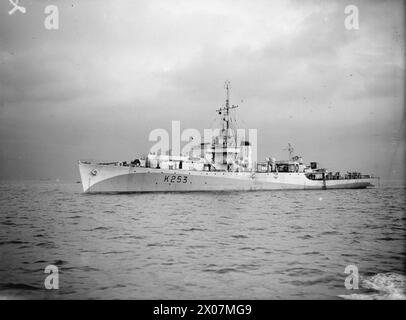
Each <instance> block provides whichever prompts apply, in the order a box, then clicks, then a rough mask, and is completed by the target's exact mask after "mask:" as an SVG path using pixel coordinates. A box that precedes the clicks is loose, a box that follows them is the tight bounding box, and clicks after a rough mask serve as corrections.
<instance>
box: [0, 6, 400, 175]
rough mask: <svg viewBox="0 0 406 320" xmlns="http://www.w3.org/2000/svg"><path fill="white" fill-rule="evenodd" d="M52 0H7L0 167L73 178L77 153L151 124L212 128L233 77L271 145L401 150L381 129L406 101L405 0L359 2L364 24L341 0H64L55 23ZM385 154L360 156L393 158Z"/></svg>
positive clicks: (237, 96)
mask: <svg viewBox="0 0 406 320" xmlns="http://www.w3.org/2000/svg"><path fill="white" fill-rule="evenodd" d="M46 4H48V2H37V1H27V2H25V3H24V5H26V7H27V14H25V15H22V14H20V15H13V16H9V15H8V14H7V10H8V2H2V3H1V4H0V15H1V16H0V57H1V59H0V125H1V126H0V144H1V145H2V146H3V151H2V157H3V158H2V159H9V160H7V161H6V162H7V165H5V166H2V168H3V169H2V170H1V172H0V175H2V176H7V175H8V172H12V171H13V169H14V168H15V167H16V166H17V164H18V162H17V161H16V162H15V163H14V162H13V159H14V160H16V159H19V157H23V158H24V157H25V158H27V157H28V156H29V157H31V159H36V160H35V161H34V162H33V164H32V167H31V169H30V170H26V171H25V172H30V173H32V172H34V173H35V172H37V173H38V174H36V173H35V174H34V176H42V175H44V173H46V172H47V170H46V169H45V168H46V167H49V168H50V167H52V168H54V169H52V172H62V173H63V175H64V176H67V177H68V176H69V177H72V176H75V175H76V173H75V172H76V169H75V168H74V163H75V160H76V159H78V158H81V157H88V156H93V155H94V157H101V158H120V157H132V156H133V155H134V154H136V153H140V152H146V151H147V150H148V147H149V145H148V141H147V139H148V134H149V131H150V130H152V129H154V128H157V127H169V126H170V121H171V120H178V119H180V120H181V121H182V124H183V125H184V126H185V127H196V128H199V129H202V128H203V127H209V126H210V124H211V120H212V119H213V117H214V113H213V112H214V110H215V109H216V108H217V107H218V105H219V104H221V103H222V102H223V99H224V89H223V83H224V81H225V80H226V79H228V80H231V81H232V84H231V86H232V92H231V96H232V102H233V103H235V104H241V108H240V110H239V115H240V119H241V120H242V122H244V124H245V125H246V126H248V127H255V128H258V129H259V132H260V139H261V142H260V143H261V144H262V145H261V148H262V149H261V150H262V151H261V152H262V153H264V154H266V153H268V152H272V153H274V152H275V153H276V154H277V155H278V156H279V155H280V156H281V155H282V152H281V151H280V149H282V148H283V146H284V145H285V144H286V143H287V142H289V141H287V140H288V139H290V141H291V140H295V139H296V141H297V142H298V143H299V142H300V144H301V145H302V147H298V148H302V150H311V152H309V157H310V156H311V157H315V158H317V157H326V159H325V160H326V161H327V163H328V164H329V165H337V166H340V165H341V164H340V162H339V161H338V160H336V159H335V158H337V157H338V155H336V154H334V155H332V156H331V158H329V157H328V156H326V154H325V151H324V149H325V148H327V149H328V148H329V144H330V143H331V141H335V143H337V144H339V145H341V146H344V145H345V146H348V145H349V144H350V147H348V149H351V150H352V151H355V153H356V154H355V155H354V156H351V155H349V156H348V157H347V158H348V165H351V163H353V164H357V162H358V161H359V158H358V157H359V153H358V152H357V148H359V149H360V150H364V152H365V153H366V154H367V155H368V156H370V157H372V156H375V155H374V150H373V149H374V148H380V149H381V150H385V152H386V153H391V152H392V153H394V152H395V151H394V148H392V147H389V146H388V145H387V144H385V142H386V141H391V139H392V138H393V137H394V136H395V135H396V134H397V133H394V132H392V131H390V130H387V128H392V127H396V128H398V127H400V124H401V119H402V117H403V110H404V109H403V102H404V101H403V97H404V94H403V91H404V89H403V88H404V69H405V66H404V40H403V39H404V20H403V19H404V17H403V15H402V13H403V11H402V10H403V9H404V4H403V3H402V2H401V1H389V2H379V1H378V2H370V1H355V2H354V4H355V5H357V6H358V7H359V9H360V29H359V30H357V31H348V30H346V29H345V28H344V18H345V14H344V4H343V3H342V2H340V1H328V2H326V1H291V2H286V1H260V0H257V1H221V2H218V1H204V2H201V1H185V0H179V1H170V2H167V1H120V2H114V1H104V2H103V3H100V2H99V1H95V0H88V1H70V2H58V3H57V5H58V6H59V11H60V29H59V30H58V31H48V30H45V28H44V26H43V21H44V18H45V14H44V7H45V5H46ZM241 101H242V102H241ZM403 121H404V120H403ZM316 128H317V129H316ZM298 132H300V137H298ZM320 132H323V134H320ZM372 136H373V137H375V136H376V137H379V138H377V139H376V140H371V137H372ZM117 141H119V143H117ZM317 141H318V142H317ZM314 146H316V147H314ZM321 146H323V150H321V149H320V148H321ZM382 146H383V147H382ZM391 148H392V149H391ZM39 150H41V152H39ZM273 150H276V151H273ZM47 155H50V157H47ZM58 156H60V157H62V158H64V159H66V160H64V161H65V162H64V166H63V168H60V170H57V169H55V168H59V167H60V165H59V164H58V162H57V161H54V160H55V159H57V158H58ZM304 156H306V155H304ZM379 157H380V158H379V159H380V162H382V164H381V165H375V164H366V165H365V168H364V169H365V170H372V169H373V170H375V169H377V170H378V171H381V172H383V171H385V170H386V169H385V168H384V167H385V165H384V164H383V163H384V155H380V156H379ZM51 158H52V159H53V161H50V160H49V159H51ZM41 160H42V161H41ZM4 161H5V160H4ZM1 163H2V162H1V161H0V165H1ZM70 164H72V165H70ZM50 172H51V171H50Z"/></svg>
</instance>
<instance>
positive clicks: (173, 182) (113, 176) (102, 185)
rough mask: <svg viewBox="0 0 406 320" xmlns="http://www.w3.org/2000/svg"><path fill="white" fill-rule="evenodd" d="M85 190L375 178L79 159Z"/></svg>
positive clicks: (244, 187) (327, 184)
mask: <svg viewBox="0 0 406 320" xmlns="http://www.w3.org/2000/svg"><path fill="white" fill-rule="evenodd" d="M79 172H80V178H81V182H82V186H83V191H84V192H85V193H133V192H191V191H255V190H307V189H316V190H322V189H361V188H366V187H369V186H373V184H372V182H373V179H371V178H369V179H348V180H344V179H343V180H326V181H322V180H310V179H308V178H307V177H306V176H305V174H304V173H272V172H270V173H252V172H213V171H209V172H207V171H189V170H161V169H152V168H144V167H129V166H117V165H102V164H92V163H83V162H79Z"/></svg>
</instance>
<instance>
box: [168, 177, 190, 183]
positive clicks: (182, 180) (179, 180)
mask: <svg viewBox="0 0 406 320" xmlns="http://www.w3.org/2000/svg"><path fill="white" fill-rule="evenodd" d="M164 182H168V183H187V176H165V177H164Z"/></svg>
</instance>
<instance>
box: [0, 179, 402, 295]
mask: <svg viewBox="0 0 406 320" xmlns="http://www.w3.org/2000/svg"><path fill="white" fill-rule="evenodd" d="M405 209H406V204H405V189H404V188H387V187H385V188H383V187H382V188H376V189H367V190H336V191H334V190H326V191H286V192H285V191H277V192H248V193H243V192H235V193H232V192H228V193H220V192H219V193H213V192H212V193H155V194H154V193H150V194H131V195H86V194H82V192H81V186H80V184H68V183H51V182H2V183H0V298H22V299H27V298H28V299H32V298H56V299H71V298H78V299H84V298H93V299H101V298H106V299H125V298H130V299H158V298H159V299H182V298H183V299H220V298H222V299H224V298H225V299H322V298H326V299H340V298H353V299H370V298H374V299H385V298H401V299H404V298H405V295H404V290H405V273H404V262H405V231H406V228H405V220H406V218H405ZM50 264H53V265H56V266H57V267H58V268H59V290H46V289H45V288H44V280H45V277H46V276H47V274H45V273H44V269H45V267H46V266H47V265H50ZM347 265H356V266H357V267H358V270H359V273H360V276H361V279H360V289H359V290H347V289H345V287H344V280H345V277H346V276H347V275H346V274H344V269H345V267H346V266H347Z"/></svg>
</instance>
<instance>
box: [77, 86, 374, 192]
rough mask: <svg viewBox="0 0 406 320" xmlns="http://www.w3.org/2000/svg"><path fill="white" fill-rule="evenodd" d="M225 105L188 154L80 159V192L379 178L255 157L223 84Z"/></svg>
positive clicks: (297, 186)
mask: <svg viewBox="0 0 406 320" xmlns="http://www.w3.org/2000/svg"><path fill="white" fill-rule="evenodd" d="M225 89H226V100H225V104H224V105H222V106H221V107H220V108H219V109H217V110H216V112H217V114H218V115H219V116H220V122H221V127H220V128H219V130H218V135H215V136H213V137H212V139H211V141H210V142H207V143H201V144H200V145H199V146H197V148H194V149H193V150H192V152H190V153H189V154H187V155H185V154H171V153H170V152H167V153H166V154H158V153H152V152H150V153H149V154H148V155H144V156H141V157H139V158H136V159H134V160H132V161H114V162H97V161H84V160H79V173H80V178H81V183H82V186H83V192H85V193H136V192H190V191H255V190H269V191H270V190H307V189H316V190H326V189H327V190H328V189H362V188H367V187H372V186H374V181H375V180H376V179H378V178H376V177H373V176H372V175H364V174H361V173H359V172H346V173H340V172H335V171H329V170H327V169H326V168H319V164H318V163H317V162H310V163H309V164H305V163H304V161H303V158H302V157H301V156H295V155H293V151H294V149H293V147H292V146H291V145H290V144H288V151H289V159H288V160H276V159H275V158H274V157H267V158H265V159H264V161H255V158H254V157H253V154H252V153H253V150H252V144H251V142H250V141H248V140H242V141H239V140H238V139H237V133H236V131H237V130H236V125H235V123H236V122H235V118H234V116H233V117H232V113H233V114H234V113H235V111H236V108H237V107H238V106H236V105H230V91H229V89H230V87H229V82H226V85H225Z"/></svg>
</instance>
